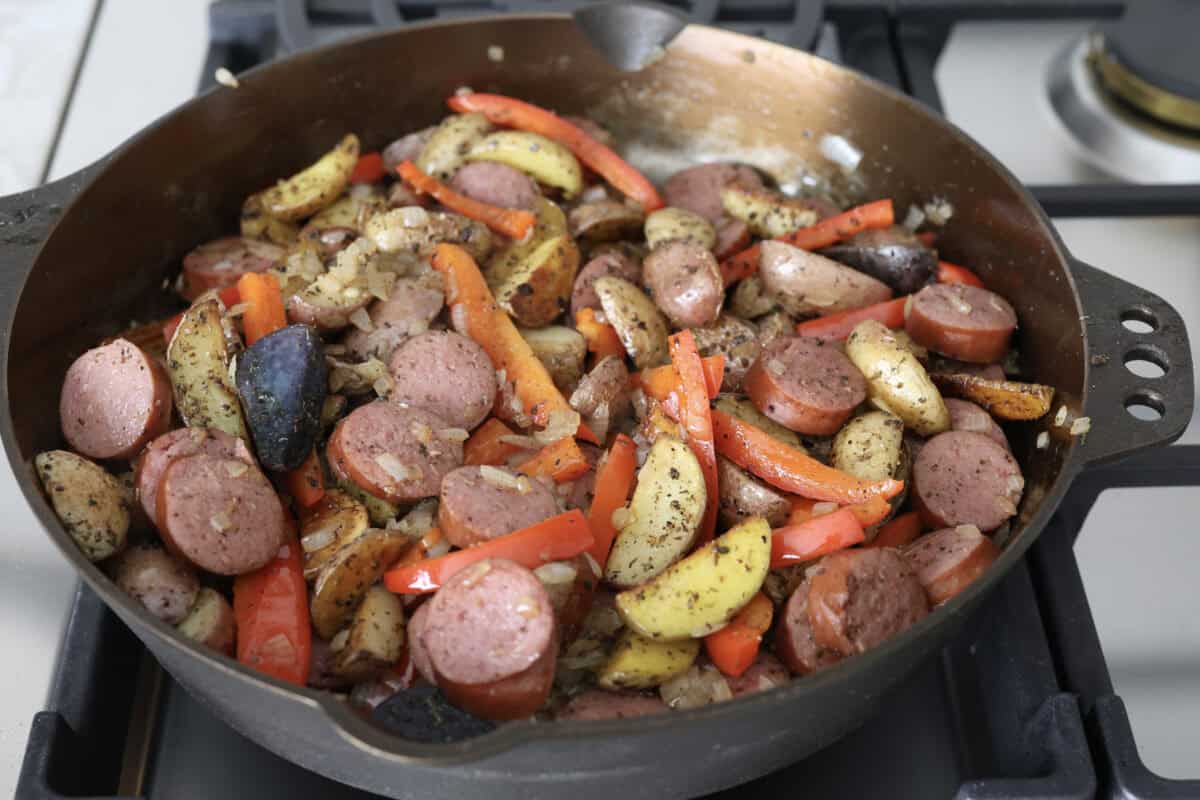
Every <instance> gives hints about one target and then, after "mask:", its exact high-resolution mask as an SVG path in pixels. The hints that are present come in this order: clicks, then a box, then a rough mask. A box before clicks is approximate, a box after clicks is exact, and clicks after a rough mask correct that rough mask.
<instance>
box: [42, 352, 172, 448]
mask: <svg viewBox="0 0 1200 800" xmlns="http://www.w3.org/2000/svg"><path fill="white" fill-rule="evenodd" d="M171 407H172V402H171V381H170V379H169V378H168V377H167V372H166V370H165V369H163V367H162V365H161V364H159V363H158V362H157V361H155V360H154V359H153V358H151V357H150V356H148V355H146V353H145V352H144V351H143V350H142V349H141V348H139V347H138V346H137V345H135V344H133V343H132V342H129V341H127V340H125V339H116V340H114V341H112V342H109V343H108V344H106V345H103V346H101V347H96V348H93V349H91V350H88V351H87V352H86V353H84V354H83V355H81V356H80V357H79V358H77V359H75V363H73V364H71V367H70V369H68V370H67V376H66V377H65V378H64V379H63V387H62V395H61V397H60V398H59V403H58V413H59V420H60V425H61V426H62V432H63V435H64V436H65V437H67V441H68V442H69V443H70V445H71V448H72V449H73V450H75V451H76V452H78V453H81V454H83V455H85V456H88V457H89V458H100V459H105V458H132V457H133V456H135V455H137V453H138V451H140V450H141V449H142V448H143V447H145V446H146V443H147V442H149V441H150V440H151V439H153V438H154V437H156V436H158V435H159V434H162V433H165V432H166V430H167V428H168V427H170V424H171Z"/></svg>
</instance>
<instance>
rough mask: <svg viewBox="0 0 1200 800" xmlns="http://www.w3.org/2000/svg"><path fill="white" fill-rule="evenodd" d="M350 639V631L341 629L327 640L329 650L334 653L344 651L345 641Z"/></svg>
mask: <svg viewBox="0 0 1200 800" xmlns="http://www.w3.org/2000/svg"><path fill="white" fill-rule="evenodd" d="M349 638H350V629H349V628H342V629H341V630H340V631H338V632H337V633H335V634H334V635H333V638H332V639H330V640H329V649H330V650H332V651H333V652H335V653H338V652H341V651H342V650H345V649H346V640H347V639H349Z"/></svg>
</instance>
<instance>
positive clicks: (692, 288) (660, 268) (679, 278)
mask: <svg viewBox="0 0 1200 800" xmlns="http://www.w3.org/2000/svg"><path fill="white" fill-rule="evenodd" d="M642 280H643V281H644V282H645V284H646V288H647V289H648V290H649V291H650V295H651V297H653V298H654V302H655V304H656V305H657V306H658V307H659V308H660V309H661V310H662V312H663V313H664V314H666V316H667V319H669V320H671V322H673V323H674V324H675V326H676V327H678V328H699V327H703V326H704V325H708V324H710V323H712V322H714V321H716V319H717V316H718V315H719V314H720V313H721V304H722V303H723V302H724V301H725V284H724V282H722V280H721V269H720V267H719V266H718V265H717V259H716V257H715V256H713V254H712V253H711V252H710V251H709V250H708V249H706V248H704V247H703V246H701V245H698V244H696V243H694V242H687V241H683V240H678V239H677V240H672V241H669V242H666V243H664V244H662V245H659V246H658V247H656V248H654V250H653V251H652V252H651V253H650V255H648V256H646V259H645V260H644V261H643V262H642Z"/></svg>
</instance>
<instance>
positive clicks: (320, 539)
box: [300, 522, 338, 553]
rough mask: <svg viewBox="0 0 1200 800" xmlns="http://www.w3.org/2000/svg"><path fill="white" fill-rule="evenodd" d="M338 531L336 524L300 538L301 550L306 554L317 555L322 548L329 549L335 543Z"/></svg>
mask: <svg viewBox="0 0 1200 800" xmlns="http://www.w3.org/2000/svg"><path fill="white" fill-rule="evenodd" d="M337 529H338V526H337V523H336V522H335V523H333V524H331V525H325V526H323V527H321V528H317V529H316V530H315V531H312V532H311V533H307V534H305V535H304V536H302V537H301V538H300V548H301V549H302V550H303V551H304V552H306V553H315V552H316V551H318V550H320V549H322V548H325V547H328V546H329V545H330V544H332V543H333V539H334V536H335V534H336V533H337Z"/></svg>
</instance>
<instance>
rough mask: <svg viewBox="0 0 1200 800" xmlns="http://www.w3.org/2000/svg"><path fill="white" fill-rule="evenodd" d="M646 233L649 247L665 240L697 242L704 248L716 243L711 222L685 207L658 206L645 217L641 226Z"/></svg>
mask: <svg viewBox="0 0 1200 800" xmlns="http://www.w3.org/2000/svg"><path fill="white" fill-rule="evenodd" d="M642 230H643V232H644V233H645V235H646V244H647V245H649V247H650V249H651V250H653V249H654V248H656V247H658V246H659V245H661V244H663V243H665V242H671V241H676V240H678V241H683V242H692V243H693V244H698V245H700V246H701V247H703V248H704V249H705V250H712V249H713V246H714V245H716V243H717V232H716V231H715V230H713V226H712V224H711V223H710V222H709V221H708V220H706V219H705V218H704V217H702V216H700V215H699V214H695V213H692V212H691V211H688V210H687V209H685V208H671V207H670V206H668V207H667V208H660V209H659V210H658V211H654V212H651V214H650V215H649V216H647V217H646V222H645V224H644V225H643V226H642Z"/></svg>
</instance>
